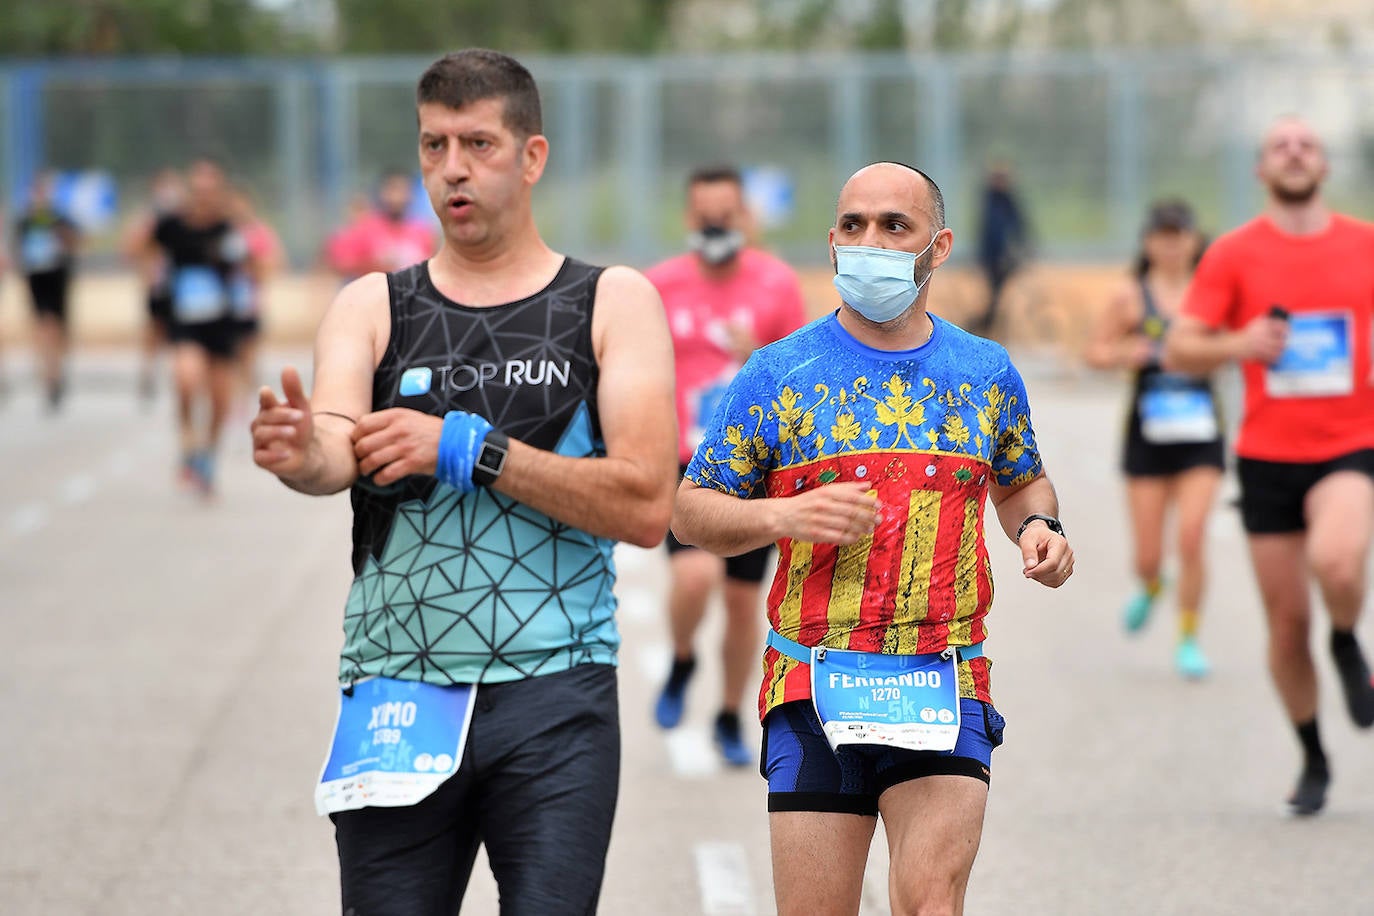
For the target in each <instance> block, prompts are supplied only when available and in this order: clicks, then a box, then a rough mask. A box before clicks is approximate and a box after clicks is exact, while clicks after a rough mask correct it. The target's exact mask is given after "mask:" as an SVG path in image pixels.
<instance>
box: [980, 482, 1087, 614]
mask: <svg viewBox="0 0 1374 916" xmlns="http://www.w3.org/2000/svg"><path fill="white" fill-rule="evenodd" d="M990 494H991V497H992V505H993V508H995V509H996V510H997V520H998V521H999V522H1000V523H1001V525H1002V530H1003V531H1005V532H1006V534H1007V538H1008V539H1009V540H1010V541H1011V542H1012V543H1013V544H1016V546H1017V547H1019V548H1020V549H1021V558H1022V561H1023V563H1022V574H1023V575H1024V576H1025V577H1026V578H1027V579H1034V580H1035V581H1037V582H1039V583H1041V584H1042V585H1048V586H1049V587H1051V588H1058V587H1059V586H1060V585H1063V584H1064V582H1065V580H1067V579H1068V578H1069V576H1070V575H1072V573H1073V549H1072V548H1070V547H1069V542H1068V540H1067V539H1066V538H1065V537H1064V536H1063V535H1061V534H1056V533H1055V532H1053V531H1051V530H1050V528H1049V526H1048V525H1046V524H1045V523H1044V522H1043V521H1033V522H1031V523H1030V524H1029V525H1027V526H1026V528H1025V531H1024V532H1023V533H1022V535H1021V538H1020V540H1018V539H1017V537H1016V534H1017V531H1018V530H1019V529H1020V528H1021V523H1022V522H1024V521H1025V520H1026V519H1027V518H1028V517H1030V516H1032V515H1048V516H1050V517H1051V518H1058V517H1059V497H1058V496H1057V495H1056V494H1055V492H1054V485H1053V484H1052V483H1050V479H1049V477H1047V476H1046V475H1045V473H1044V472H1043V471H1042V472H1040V473H1039V474H1037V475H1036V476H1035V477H1033V478H1031V479H1030V480H1028V481H1026V482H1025V483H1021V484H1016V485H1013V486H1002V485H1000V484H997V483H995V482H994V483H993V484H992V485H991V487H990Z"/></svg>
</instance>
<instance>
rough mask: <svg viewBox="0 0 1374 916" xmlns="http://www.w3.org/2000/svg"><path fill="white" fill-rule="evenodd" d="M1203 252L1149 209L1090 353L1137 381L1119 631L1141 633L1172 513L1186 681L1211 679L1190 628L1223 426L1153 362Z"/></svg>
mask: <svg viewBox="0 0 1374 916" xmlns="http://www.w3.org/2000/svg"><path fill="white" fill-rule="evenodd" d="M1202 248H1203V240H1202V237H1201V236H1200V235H1199V234H1198V232H1197V230H1196V228H1195V226H1194V221H1193V213H1192V210H1191V209H1190V208H1189V207H1188V205H1187V204H1186V203H1184V202H1182V201H1179V200H1166V201H1161V202H1159V203H1157V204H1155V205H1154V206H1153V207H1152V208H1151V210H1150V214H1149V218H1148V219H1147V221H1146V224H1145V229H1144V233H1143V237H1142V241H1141V251H1140V255H1139V257H1138V259H1137V262H1136V266H1135V270H1134V272H1133V275H1132V277H1131V279H1130V281H1129V282H1127V283H1126V284H1123V286H1122V287H1121V289H1119V290H1118V292H1117V293H1116V295H1115V296H1113V298H1112V301H1111V303H1110V304H1109V305H1108V307H1107V308H1106V309H1105V310H1104V312H1103V314H1102V317H1101V319H1100V320H1099V321H1098V324H1097V327H1096V330H1095V332H1094V334H1093V338H1092V342H1091V343H1090V345H1089V348H1088V353H1087V357H1088V362H1089V363H1090V364H1091V365H1093V366H1094V367H1096V368H1099V369H1128V370H1130V371H1131V372H1132V374H1133V376H1134V378H1133V382H1132V387H1131V398H1130V406H1129V415H1128V420H1127V427H1126V437H1125V439H1126V441H1125V449H1124V455H1123V460H1122V469H1123V471H1124V472H1125V475H1126V494H1127V503H1128V506H1129V510H1130V519H1131V532H1132V538H1133V543H1134V552H1135V562H1134V565H1135V573H1136V576H1137V577H1138V579H1139V582H1140V588H1139V591H1138V592H1137V593H1136V594H1135V595H1134V596H1132V597H1131V599H1130V600H1129V601H1128V602H1127V604H1126V606H1125V609H1124V612H1123V623H1124V625H1125V628H1126V631H1127V632H1128V633H1135V632H1138V631H1139V630H1140V629H1141V628H1143V627H1144V626H1145V623H1146V622H1147V621H1148V619H1149V616H1150V611H1151V609H1152V608H1153V605H1154V601H1155V599H1156V598H1157V597H1158V596H1159V593H1160V591H1161V590H1162V588H1163V578H1162V575H1161V570H1162V566H1163V544H1164V526H1165V518H1166V515H1167V514H1168V512H1169V510H1170V509H1173V511H1174V512H1175V514H1176V516H1177V519H1178V533H1177V538H1176V542H1177V543H1176V547H1177V550H1178V604H1179V640H1178V646H1177V649H1176V651H1175V656H1174V664H1175V667H1176V668H1177V669H1178V672H1179V673H1180V674H1181V675H1183V676H1184V677H1189V678H1200V677H1204V676H1205V675H1206V674H1207V673H1208V671H1209V670H1210V665H1209V663H1208V661H1207V657H1206V655H1204V654H1203V652H1202V649H1201V648H1200V647H1199V646H1198V643H1197V626H1198V612H1199V610H1200V605H1201V601H1202V591H1203V580H1204V572H1205V559H1204V556H1203V554H1204V549H1203V548H1204V540H1205V537H1206V533H1207V518H1208V515H1209V514H1210V513H1211V509H1212V503H1213V500H1214V498H1215V496H1216V491H1217V486H1218V484H1219V483H1220V480H1221V473H1222V469H1223V467H1224V461H1223V457H1222V456H1223V447H1222V439H1221V422H1220V417H1219V415H1218V411H1217V406H1216V399H1215V398H1214V397H1213V393H1212V387H1211V383H1210V382H1209V381H1208V380H1207V379H1205V378H1197V377H1195V376H1188V375H1183V374H1180V373H1176V372H1171V371H1169V370H1168V367H1166V366H1164V365H1161V362H1160V359H1161V351H1162V341H1163V339H1164V332H1165V330H1166V329H1167V327H1168V325H1169V321H1170V319H1171V318H1172V317H1173V316H1174V315H1175V314H1176V312H1177V309H1178V306H1179V303H1180V302H1181V301H1182V298H1183V293H1184V290H1185V289H1186V288H1187V286H1188V282H1189V280H1190V279H1191V277H1192V272H1193V268H1194V266H1195V265H1196V264H1197V260H1198V258H1199V257H1200V256H1201V254H1202Z"/></svg>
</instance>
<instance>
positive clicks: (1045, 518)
mask: <svg viewBox="0 0 1374 916" xmlns="http://www.w3.org/2000/svg"><path fill="white" fill-rule="evenodd" d="M1031 522H1044V523H1045V527H1047V528H1049V529H1050V530H1051V531H1053V532H1054V533H1055V534H1057V535H1059V536H1060V537H1063V536H1064V524H1063V523H1062V522H1061V521H1059V519H1057V518H1055V517H1054V516H1053V515H1040V514H1039V513H1032V514H1030V515H1027V516H1026V518H1025V521H1023V522H1021V527H1020V528H1017V529H1016V540H1017V542H1018V543H1019V542H1020V540H1021V535H1023V534H1025V533H1026V528H1027V527H1029V526H1030V523H1031Z"/></svg>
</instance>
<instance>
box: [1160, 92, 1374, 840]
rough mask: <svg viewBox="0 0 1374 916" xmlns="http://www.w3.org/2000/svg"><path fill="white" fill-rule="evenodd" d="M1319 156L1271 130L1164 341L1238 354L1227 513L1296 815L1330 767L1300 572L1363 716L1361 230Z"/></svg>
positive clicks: (1317, 801)
mask: <svg viewBox="0 0 1374 916" xmlns="http://www.w3.org/2000/svg"><path fill="white" fill-rule="evenodd" d="M1327 171H1328V164H1327V159H1326V153H1325V150H1324V149H1323V147H1322V144H1321V141H1320V140H1319V139H1318V138H1317V136H1316V135H1315V133H1314V132H1313V131H1312V128H1311V127H1310V126H1308V125H1307V124H1306V123H1305V122H1304V121H1302V120H1301V119H1299V118H1295V117H1285V118H1282V119H1280V120H1279V121H1278V122H1276V123H1275V124H1274V126H1273V127H1271V128H1270V130H1269V132H1268V134H1267V135H1266V136H1265V139H1264V144H1263V146H1262V148H1261V149H1260V154H1259V161H1258V165H1257V167H1256V173H1257V174H1258V176H1259V178H1260V180H1261V181H1262V182H1263V183H1264V184H1265V186H1266V188H1267V189H1268V192H1269V203H1268V206H1267V207H1266V208H1265V212H1264V213H1263V214H1261V215H1260V216H1259V217H1257V218H1256V219H1254V220H1251V221H1250V222H1249V223H1246V224H1245V225H1244V226H1241V227H1240V228H1239V229H1236V230H1234V231H1233V232H1230V233H1228V234H1226V235H1224V236H1222V237H1221V238H1220V239H1218V240H1217V241H1216V243H1215V244H1213V245H1212V247H1211V248H1209V249H1208V251H1207V254H1206V255H1205V256H1204V257H1203V259H1202V263H1201V264H1199V265H1198V270H1197V273H1196V275H1195V276H1194V279H1193V284H1192V286H1191V287H1190V289H1189V292H1188V296H1187V299H1186V301H1185V303H1184V314H1183V316H1181V317H1180V318H1179V319H1178V320H1177V321H1176V322H1175V324H1174V327H1173V328H1172V330H1171V332H1170V335H1169V338H1168V345H1167V359H1168V360H1169V362H1170V363H1172V367H1173V368H1178V369H1181V370H1184V371H1190V372H1205V371H1208V370H1211V369H1213V368H1215V367H1217V366H1219V365H1221V364H1223V363H1226V362H1231V361H1235V362H1239V363H1240V365H1241V370H1242V373H1243V374H1244V377H1245V412H1244V416H1243V418H1242V421H1241V427H1240V434H1239V437H1238V439H1237V442H1236V454H1237V456H1238V459H1239V460H1238V462H1237V471H1238V474H1239V477H1240V484H1241V515H1242V517H1243V519H1244V523H1245V530H1246V532H1247V533H1248V535H1249V544H1250V557H1251V560H1252V562H1253V564H1254V567H1255V575H1256V577H1257V578H1258V580H1259V587H1260V593H1261V596H1262V597H1263V600H1264V605H1265V612H1266V616H1267V618H1268V624H1269V667H1270V671H1271V673H1272V675H1273V678H1274V683H1275V685H1276V686H1277V688H1278V691H1279V695H1280V697H1281V698H1282V700H1283V704H1284V707H1285V708H1286V710H1287V712H1288V715H1289V717H1290V718H1291V719H1292V721H1293V724H1294V727H1295V728H1296V729H1297V733H1298V738H1299V740H1300V742H1301V743H1302V747H1303V751H1304V758H1305V759H1304V765H1303V770H1302V774H1301V775H1300V776H1299V779H1298V784H1297V787H1296V788H1295V789H1294V791H1293V794H1292V795H1291V796H1290V797H1289V800H1288V801H1289V804H1290V805H1291V806H1292V809H1293V810H1294V812H1295V813H1298V814H1315V813H1316V812H1317V811H1319V810H1321V807H1322V805H1323V804H1324V803H1325V800H1326V789H1327V786H1328V784H1329V783H1330V780H1331V777H1330V770H1329V768H1328V766H1327V762H1326V755H1325V753H1324V751H1323V750H1322V745H1321V741H1320V739H1319V737H1318V733H1317V677H1316V670H1315V667H1314V665H1313V661H1312V656H1311V653H1310V652H1309V649H1308V630H1309V628H1310V623H1309V621H1310V616H1311V612H1310V608H1309V601H1308V582H1307V573H1308V570H1309V569H1310V570H1311V573H1312V577H1313V578H1315V579H1316V582H1317V585H1318V587H1319V588H1320V589H1321V593H1322V597H1323V599H1324V601H1325V603H1326V608H1327V612H1328V613H1329V614H1330V616H1331V652H1332V655H1333V657H1334V659H1335V662H1336V667H1337V669H1338V670H1339V672H1340V680H1341V686H1342V687H1343V689H1344V692H1345V699H1346V704H1347V707H1348V708H1349V711H1350V715H1351V718H1353V719H1354V721H1355V724H1356V725H1358V726H1360V727H1361V728H1368V727H1369V726H1370V725H1374V686H1371V684H1370V675H1369V667H1368V665H1367V664H1366V663H1365V660H1364V656H1363V654H1362V653H1361V651H1360V647H1359V643H1358V642H1357V641H1356V639H1355V625H1356V623H1357V622H1358V620H1359V617H1360V612H1361V610H1362V606H1363V603H1364V591H1365V564H1366V561H1367V558H1368V556H1369V547H1370V537H1371V529H1374V380H1371V377H1370V371H1371V362H1370V332H1371V312H1372V311H1374V225H1370V224H1368V223H1363V222H1360V221H1358V220H1355V219H1352V218H1350V217H1347V216H1342V215H1341V214H1339V213H1333V212H1331V211H1330V210H1328V209H1327V207H1326V205H1325V203H1324V202H1323V200H1322V197H1321V185H1322V181H1323V180H1324V179H1325V178H1326V175H1327Z"/></svg>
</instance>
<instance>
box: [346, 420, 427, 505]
mask: <svg viewBox="0 0 1374 916" xmlns="http://www.w3.org/2000/svg"><path fill="white" fill-rule="evenodd" d="M443 430H444V418H443V417H432V416H430V415H429V414H426V413H420V412H419V411H418V410H411V409H409V408H407V407H392V408H389V409H387V410H379V411H377V412H376V413H370V414H367V415H365V416H364V417H363V418H362V419H361V420H359V421H358V425H357V426H355V427H353V454H354V456H355V457H357V459H358V473H359V474H362V475H364V476H365V475H368V474H373V475H374V476H373V478H372V482H373V483H375V484H376V485H377V486H379V487H385V486H387V485H389V484H393V483H395V482H396V481H398V480H400V479H401V478H402V477H409V476H410V475H411V474H427V475H429V476H431V477H432V476H433V475H434V472H435V468H436V466H437V464H438V461H439V435H440V434H441V433H442V432H443ZM374 472H375V473H374Z"/></svg>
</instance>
